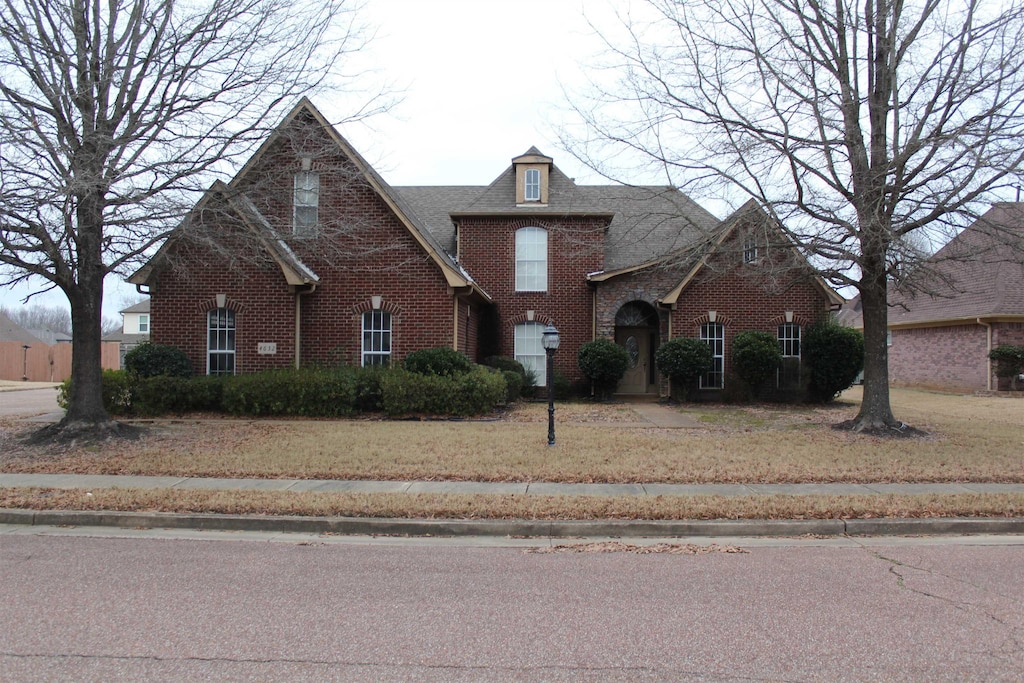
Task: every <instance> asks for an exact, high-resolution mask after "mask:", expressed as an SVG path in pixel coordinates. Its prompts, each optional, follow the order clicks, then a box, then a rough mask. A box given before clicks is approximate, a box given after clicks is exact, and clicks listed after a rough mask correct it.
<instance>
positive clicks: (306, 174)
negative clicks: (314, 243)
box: [295, 171, 320, 236]
mask: <svg viewBox="0 0 1024 683" xmlns="http://www.w3.org/2000/svg"><path fill="white" fill-rule="evenodd" d="M319 206H320V175H319V174H318V173H313V172H312V171H300V172H299V173H296V174H295V234H296V235H300V236H308V235H312V234H314V233H315V232H316V224H317V220H318V217H319V216H318V212H319Z"/></svg>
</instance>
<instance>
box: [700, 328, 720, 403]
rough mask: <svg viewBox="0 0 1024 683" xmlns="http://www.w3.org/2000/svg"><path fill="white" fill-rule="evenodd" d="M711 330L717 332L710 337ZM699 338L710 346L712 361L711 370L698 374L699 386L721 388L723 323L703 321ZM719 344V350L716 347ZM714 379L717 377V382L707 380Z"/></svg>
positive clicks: (702, 387)
mask: <svg viewBox="0 0 1024 683" xmlns="http://www.w3.org/2000/svg"><path fill="white" fill-rule="evenodd" d="M712 331H714V332H717V333H718V334H716V335H715V336H714V337H712V336H711V335H710V333H711V332H712ZM700 340H701V341H703V342H707V344H708V346H710V347H711V357H712V362H713V363H714V365H713V366H712V369H711V372H706V373H704V374H703V375H701V376H700V388H701V389H723V388H724V387H725V325H723V324H722V323H710V322H709V323H704V324H703V325H701V326H700ZM712 342H714V343H712ZM719 344H720V346H721V351H719V350H718V349H717V348H716V346H717V345H719ZM715 379H717V384H712V383H711V382H709V380H712V381H714V380H715Z"/></svg>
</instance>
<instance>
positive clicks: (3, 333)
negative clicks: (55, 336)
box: [0, 311, 46, 346]
mask: <svg viewBox="0 0 1024 683" xmlns="http://www.w3.org/2000/svg"><path fill="white" fill-rule="evenodd" d="M0 341H6V342H18V343H19V344H28V345H30V346H31V345H32V344H46V342H45V341H43V340H42V339H40V338H39V337H37V336H36V335H34V334H32V333H31V332H29V331H28V330H26V329H25V328H24V327H22V326H21V325H19V324H18V323H16V322H14V321H13V320H11V319H10V318H9V317H7V314H6V313H4V312H3V311H0Z"/></svg>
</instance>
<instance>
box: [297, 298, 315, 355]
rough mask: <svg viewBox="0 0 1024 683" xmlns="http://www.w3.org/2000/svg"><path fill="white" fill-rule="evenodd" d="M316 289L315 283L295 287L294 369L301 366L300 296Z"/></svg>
mask: <svg viewBox="0 0 1024 683" xmlns="http://www.w3.org/2000/svg"><path fill="white" fill-rule="evenodd" d="M315 291H316V283H315V282H314V283H309V284H307V285H306V286H305V287H302V288H298V287H297V288H296V289H295V369H296V370H298V369H299V368H301V367H302V296H303V295H304V294H312V293H313V292H315Z"/></svg>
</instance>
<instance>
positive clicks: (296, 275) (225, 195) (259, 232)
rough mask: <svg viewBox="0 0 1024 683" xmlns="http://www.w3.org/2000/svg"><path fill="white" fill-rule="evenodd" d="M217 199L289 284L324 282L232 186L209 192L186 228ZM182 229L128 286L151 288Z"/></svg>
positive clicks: (216, 185)
mask: <svg viewBox="0 0 1024 683" xmlns="http://www.w3.org/2000/svg"><path fill="white" fill-rule="evenodd" d="M214 198H219V199H221V200H222V201H224V202H225V203H226V204H227V205H228V206H229V207H231V209H233V210H234V212H235V214H236V215H237V216H238V218H239V219H240V220H241V222H242V224H243V225H244V226H245V227H246V228H248V229H249V230H250V231H251V232H252V234H253V235H254V236H255V237H256V239H257V240H258V241H259V242H260V244H262V245H263V247H264V248H265V249H266V250H267V253H268V254H269V255H270V256H271V258H273V259H274V261H275V262H276V263H277V265H278V266H279V267H280V268H281V274H282V275H284V278H285V281H286V282H287V283H288V284H289V285H296V286H300V285H313V284H316V283H317V282H319V280H320V278H319V277H318V276H317V274H316V273H314V272H313V271H312V269H310V268H309V266H307V265H306V264H304V263H303V262H302V261H301V260H299V258H298V257H297V256H296V255H295V253H294V252H293V251H292V250H291V249H290V248H288V245H287V244H285V242H284V240H282V239H281V238H280V236H279V235H278V234H277V232H276V231H275V230H274V229H273V227H272V226H271V225H270V223H269V222H268V221H267V219H266V218H264V217H263V215H262V214H261V213H260V212H259V210H258V209H257V208H256V205H255V204H253V203H252V201H251V200H249V198H248V197H246V196H244V195H241V194H238V193H235V192H233V191H231V189H230V188H229V187H228V185H226V184H225V183H223V182H221V181H220V180H217V181H215V182H214V183H213V185H212V186H211V187H210V189H209V190H207V192H206V194H204V195H203V197H202V199H200V200H199V202H198V203H197V204H196V205H195V207H193V209H192V211H190V212H189V215H188V216H186V218H185V220H184V221H183V222H182V225H183V226H184V225H185V224H187V222H188V221H189V220H191V219H192V217H193V216H199V215H202V212H203V210H204V209H205V208H206V207H207V206H208V205H209V203H210V202H211V201H213V199H214ZM181 229H182V228H178V232H177V234H172V235H171V237H170V238H168V239H167V241H165V242H164V243H163V245H161V247H160V249H159V250H158V251H157V253H156V254H155V255H154V256H153V258H151V259H150V260H149V261H148V262H146V264H145V265H143V266H142V267H141V268H139V269H138V270H137V271H135V272H134V273H133V274H132V275H131V277H129V278H128V282H131V283H132V284H136V285H144V284H148V282H149V278H150V276H151V275H152V274H153V271H154V269H155V267H156V266H157V265H158V264H159V263H160V262H161V261H163V260H164V259H165V258H167V255H168V253H169V252H170V250H171V249H172V248H173V245H174V243H175V241H176V240H177V239H179V238H180V235H181V233H180V230H181ZM144 303H145V304H146V306H147V308H146V310H149V308H148V304H149V299H147V300H146V301H145V302H144ZM138 305H141V304H138ZM127 310H128V309H125V311H127ZM125 311H122V312H125Z"/></svg>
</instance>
